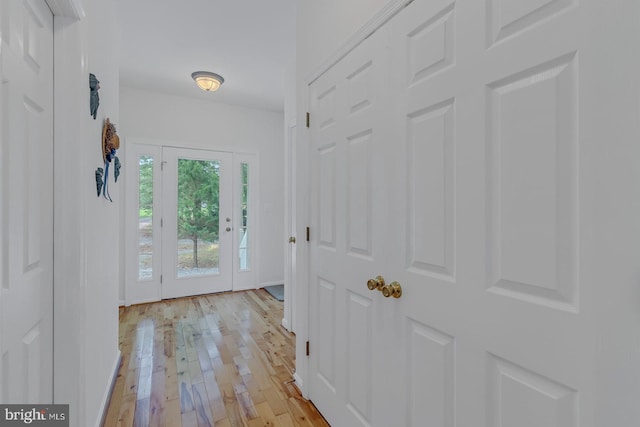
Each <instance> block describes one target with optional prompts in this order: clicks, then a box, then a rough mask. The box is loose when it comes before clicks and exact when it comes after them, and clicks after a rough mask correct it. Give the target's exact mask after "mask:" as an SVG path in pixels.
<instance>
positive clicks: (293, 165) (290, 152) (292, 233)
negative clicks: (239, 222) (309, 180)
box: [282, 121, 303, 333]
mask: <svg viewBox="0 0 640 427" xmlns="http://www.w3.org/2000/svg"><path fill="white" fill-rule="evenodd" d="M286 133H287V134H286V139H285V147H284V157H285V172H284V176H285V178H284V180H285V182H284V206H285V209H284V230H285V236H284V237H285V245H284V248H285V249H284V263H285V264H284V317H283V318H282V326H283V327H284V328H285V329H286V330H287V331H289V332H294V333H295V332H296V283H297V278H296V270H297V248H298V245H301V244H303V242H302V240H298V236H300V239H302V235H299V234H298V233H297V232H296V219H297V211H296V203H297V195H298V194H297V187H298V185H297V180H296V177H297V175H298V173H299V172H298V168H297V158H296V148H297V147H296V133H297V128H296V123H295V121H293V122H292V123H289V124H288V125H287V128H286ZM292 238H293V239H295V240H294V241H291V239H292Z"/></svg>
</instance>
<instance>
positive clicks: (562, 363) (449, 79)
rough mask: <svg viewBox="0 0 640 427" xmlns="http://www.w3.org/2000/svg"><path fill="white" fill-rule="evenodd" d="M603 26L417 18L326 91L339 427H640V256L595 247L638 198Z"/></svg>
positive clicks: (559, 19)
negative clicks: (374, 286) (611, 110)
mask: <svg viewBox="0 0 640 427" xmlns="http://www.w3.org/2000/svg"><path fill="white" fill-rule="evenodd" d="M599 7H600V6H599V4H598V2H597V1H595V0H587V1H581V2H580V3H578V2H572V1H553V2H545V1H535V0H531V1H525V0H516V1H499V0H491V1H487V2H479V1H474V0H467V1H459V2H453V1H451V0H435V1H433V0H415V1H413V2H412V3H410V4H409V5H408V6H407V7H406V8H405V9H403V10H401V11H400V12H399V13H398V14H397V15H396V16H395V17H393V18H392V19H391V20H390V21H389V22H387V23H386V24H384V25H383V26H382V27H381V28H380V29H379V30H377V31H376V32H375V33H374V34H373V35H372V36H370V37H368V38H367V39H365V40H364V41H363V42H362V43H361V44H360V45H359V46H358V47H356V48H355V49H354V50H353V51H352V52H350V53H349V54H348V55H347V56H346V57H345V58H343V59H342V60H341V61H339V62H338V63H337V64H336V65H335V66H333V67H332V68H331V69H329V70H328V71H327V72H326V73H324V74H323V75H322V76H321V77H320V78H319V79H317V80H316V81H315V82H314V83H313V84H312V85H311V86H310V103H311V130H310V132H311V133H310V135H311V152H312V153H311V159H312V165H313V170H312V185H311V189H312V196H311V197H312V203H311V206H312V214H311V224H312V227H311V230H312V233H311V237H312V242H311V280H310V297H309V300H310V326H309V333H310V353H311V354H310V361H309V368H310V377H309V378H310V383H311V384H310V388H309V393H310V398H311V399H312V400H313V402H314V403H315V404H316V405H317V406H318V408H319V409H320V411H321V412H322V413H323V414H324V415H325V417H326V418H327V419H328V421H329V422H330V423H331V424H332V425H333V426H334V427H341V426H348V427H351V426H358V425H362V426H378V427H384V426H390V425H397V426H430V427H431V426H433V427H452V426H477V425H487V426H496V427H498V426H499V427H539V426H545V427H577V426H581V427H595V426H600V425H604V424H603V423H602V422H603V421H606V424H607V425H625V426H627V425H629V426H630V425H635V424H637V418H636V419H635V420H634V418H633V417H632V415H633V412H634V411H636V412H637V410H635V409H634V408H635V407H636V406H637V405H633V404H632V403H629V402H626V400H628V397H627V396H636V397H637V396H638V392H639V390H638V389H639V388H640V386H639V384H638V382H637V379H638V375H639V374H640V368H638V367H637V366H640V363H638V360H640V359H638V355H637V342H638V338H637V336H638V335H639V334H640V326H639V325H640V323H634V322H636V321H637V318H638V315H637V313H638V312H639V310H637V308H632V307H631V306H630V305H629V304H627V303H625V298H624V296H625V295H629V296H631V295H637V291H635V292H632V290H631V288H630V286H629V284H631V282H632V281H633V283H635V282H636V281H637V273H638V269H637V268H635V269H633V271H631V269H630V265H631V264H630V263H629V262H627V263H626V264H623V263H622V262H621V260H624V259H628V257H626V256H625V255H624V254H625V253H627V251H629V250H631V249H634V248H637V244H636V243H634V242H632V240H633V239H626V238H625V239H624V240H620V242H619V248H618V249H619V251H620V252H612V251H610V250H606V249H605V247H604V246H599V245H596V244H595V243H602V244H604V245H606V244H608V239H607V238H606V237H603V236H606V233H604V234H600V233H601V232H602V230H603V229H604V228H605V227H607V226H608V227H611V228H610V230H611V232H612V233H616V236H618V237H620V236H621V234H620V230H621V229H624V227H623V226H621V225H620V224H615V223H611V221H609V219H608V218H607V217H606V216H605V215H604V214H603V213H602V212H604V210H603V209H602V208H601V207H600V205H599V204H598V201H599V200H605V199H611V200H617V201H624V200H626V199H625V198H624V197H623V196H624V195H623V193H622V192H621V191H619V189H620V188H622V187H621V186H623V185H627V184H626V182H625V183H620V184H618V183H616V181H615V180H614V179H613V178H610V176H614V175H616V173H617V168H616V165H615V164H614V163H613V162H612V161H610V159H609V154H607V156H606V157H603V163H602V164H598V163H597V162H595V161H594V158H593V156H594V155H595V154H596V153H600V154H601V153H606V150H604V149H603V148H601V147H602V144H607V141H604V140H602V139H599V138H602V136H603V135H605V134H606V133H607V132H605V130H608V132H612V131H614V130H615V132H616V136H615V139H613V142H612V143H614V144H615V147H616V154H615V155H611V156H610V157H611V158H614V157H615V159H617V160H620V159H624V158H625V156H624V155H623V154H621V153H628V154H631V153H636V154H637V151H638V150H637V149H633V148H632V145H631V144H633V143H631V142H630V143H629V144H625V143H624V141H626V140H627V139H629V140H631V141H635V143H637V137H638V132H637V129H634V130H633V132H635V133H632V132H631V131H630V130H629V129H631V128H630V127H626V128H625V127H624V126H620V127H615V126H612V124H613V123H616V120H617V119H616V118H615V116H614V115H607V114H605V113H606V111H607V109H608V107H607V106H603V105H602V104H601V103H600V102H599V101H598V96H599V95H600V96H602V93H603V92H602V91H603V86H602V84H601V83H602V82H606V83H607V85H608V86H606V87H615V90H616V91H617V93H621V94H622V93H624V91H620V90H619V89H620V88H621V86H622V84H619V83H618V82H617V81H614V73H615V72H616V71H613V70H615V67H613V68H612V67H611V64H607V63H606V61H603V60H602V58H601V56H602V55H603V54H605V53H607V52H608V49H604V48H603V47H602V45H601V44H600V42H601V40H600V37H607V36H608V35H609V34H610V33H611V32H612V31H613V32H614V33H615V30H613V29H614V28H616V25H615V23H616V16H619V14H620V13H621V11H622V8H621V7H620V6H616V9H615V10H614V13H611V14H610V15H605V14H603V13H602V11H599V10H598V8H599ZM607 11H608V9H607ZM616 13H617V14H618V15H616ZM636 21H637V19H636ZM634 22H635V21H634ZM595 23H598V24H600V25H602V28H603V29H607V30H606V31H605V30H602V31H595V30H594V24H595ZM621 25H623V24H621ZM624 25H627V27H624V28H625V29H629V28H633V27H632V26H631V25H630V24H629V22H626V21H625V24H624ZM623 32H624V31H621V33H623ZM617 37H620V35H619V34H618V35H617ZM631 40H635V41H637V34H635V35H634V37H632V38H631ZM612 57H616V56H615V55H614V56H612ZM629 62H633V61H629ZM633 64H635V65H636V66H637V65H638V61H637V60H635V62H633ZM637 68H638V67H636V68H634V70H635V71H637ZM616 84H618V86H616ZM636 89H637V87H636ZM604 93H605V95H604V96H607V97H609V94H608V93H606V92H604ZM636 95H637V93H636ZM609 99H611V98H610V97H609ZM631 105H632V106H633V107H634V108H635V110H633V111H632V112H633V113H635V114H637V113H638V108H637V105H636V104H635V103H633V104H631ZM635 118H636V120H637V116H635ZM596 119H598V120H602V122H597V121H596ZM619 123H623V122H619ZM625 131H626V132H627V133H624V132H625ZM621 141H622V142H621ZM585 153H586V154H585ZM636 161H637V159H636ZM621 176H625V175H623V174H621ZM607 188H608V189H609V190H607ZM627 188H634V189H637V184H636V185H635V186H631V185H629V186H628V187H627ZM629 197H637V193H636V194H635V195H633V196H629ZM616 215H618V216H620V217H621V218H623V219H624V220H625V221H627V223H626V224H627V229H628V231H629V232H631V231H633V230H637V228H632V227H637V225H638V220H637V219H635V220H633V218H631V217H626V216H621V215H620V214H616ZM632 221H634V222H632ZM635 237H636V238H637V237H638V236H637V233H636V235H635ZM632 245H635V246H632ZM636 256H637V253H636ZM611 266H616V267H619V268H622V269H621V270H620V271H617V269H611V268H610V267H611ZM378 275H381V276H383V277H384V279H385V280H386V284H387V285H388V284H389V283H390V282H392V281H397V282H399V284H400V285H401V287H402V295H401V296H400V298H394V297H393V296H390V297H385V296H383V294H382V292H379V291H378V290H372V291H370V290H369V289H368V287H367V281H368V280H369V279H372V278H374V277H375V276H378ZM610 275H615V277H616V279H615V280H612V281H610V282H606V283H605V282H603V281H602V278H603V277H607V276H610ZM634 275H635V276H634ZM632 277H634V278H633V279H632ZM625 280H626V282H625ZM603 286H608V287H609V288H608V290H605V289H604V288H603ZM603 296H607V297H609V298H610V301H612V302H614V301H615V304H617V306H618V308H617V309H616V308H615V307H611V312H608V311H607V310H606V307H607V303H606V301H604V300H603V299H602V297H603ZM634 304H635V305H636V306H637V298H636V299H635V300H634ZM618 310H620V311H622V312H623V313H624V315H619V314H617V311H618ZM623 310H626V311H623ZM612 316H614V317H617V318H619V319H626V322H625V323H619V324H616V329H613V328H612V329H610V332H607V333H606V334H603V331H605V330H606V328H610V327H611V326H612V324H613V323H611V318H612ZM601 325H606V327H605V326H601ZM618 328H621V329H620V330H621V331H626V332H627V334H626V335H627V336H628V338H627V339H625V340H621V339H620V340H619V341H616V340H615V339H613V338H612V335H610V334H612V333H613V334H616V335H614V336H616V337H618V336H620V337H622V336H624V335H625V334H622V333H620V332H618ZM613 331H616V332H613ZM616 339H618V338H616ZM628 340H631V343H629V344H628V345H627V342H628ZM599 342H602V343H603V345H599V344H598V343H599ZM604 343H618V344H620V346H615V345H609V346H605V345H604ZM633 343H636V344H633ZM622 345H624V348H623V347H622ZM629 349H635V350H633V351H634V353H633V357H635V358H636V363H635V365H634V364H631V363H627V361H628V360H631V359H629V357H630V356H631V355H632V354H631V353H628V351H629ZM612 361H617V362H618V363H626V365H625V366H628V367H629V369H628V370H626V371H625V372H627V373H628V374H629V376H630V379H625V378H623V377H619V378H618V376H619V375H618V374H617V371H616V369H618V368H617V367H616V366H615V365H613V364H611V362H612ZM633 366H636V367H635V368H634V367H633ZM609 371H616V377H612V378H611V379H608V376H607V375H608V374H607V372H609ZM614 378H615V379H614ZM612 381H617V383H613V385H612ZM614 385H617V387H614ZM600 386H606V387H607V390H609V391H615V393H616V394H612V393H606V394H604V395H601V396H598V393H599V392H600V391H599V388H598V387H600ZM617 407H619V408H620V409H621V410H619V411H616V410H614V409H615V408H617ZM605 413H606V414H610V418H609V419H606V420H605V419H600V420H599V421H598V414H605Z"/></svg>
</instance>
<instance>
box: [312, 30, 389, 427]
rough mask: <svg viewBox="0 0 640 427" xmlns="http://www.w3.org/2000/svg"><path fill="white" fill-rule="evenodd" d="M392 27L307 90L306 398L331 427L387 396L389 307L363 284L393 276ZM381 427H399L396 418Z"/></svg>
mask: <svg viewBox="0 0 640 427" xmlns="http://www.w3.org/2000/svg"><path fill="white" fill-rule="evenodd" d="M387 39H388V32H387V31H386V29H382V30H379V31H377V32H376V33H374V34H373V35H372V36H371V37H369V38H368V39H367V40H365V41H364V42H363V43H362V44H361V45H360V46H359V47H358V49H356V50H354V51H353V52H351V53H350V54H349V55H348V56H347V57H346V58H345V59H344V60H342V61H340V62H339V63H338V64H337V65H335V66H334V67H333V68H331V69H330V70H329V71H328V72H326V73H325V74H324V75H323V76H321V77H320V78H319V79H318V80H317V81H316V82H315V83H314V84H313V85H312V86H311V96H310V99H311V136H312V141H311V142H312V144H311V157H312V166H313V167H312V188H313V190H312V195H311V215H312V225H311V233H310V234H311V247H310V259H311V260H312V263H311V282H310V289H309V300H310V304H309V310H310V319H311V320H310V326H309V328H310V329H309V333H310V352H311V358H310V372H311V375H310V378H311V387H310V397H311V399H312V400H313V402H314V404H315V405H316V406H317V407H318V408H319V410H320V411H321V412H322V413H323V414H324V415H325V417H326V418H327V420H328V421H329V423H330V424H331V425H333V426H351V427H354V426H369V425H371V422H372V421H373V420H374V419H375V413H377V412H379V411H380V410H381V409H382V408H381V407H379V408H376V407H375V405H374V402H380V401H383V400H384V396H385V395H386V393H387V390H388V382H387V380H388V378H389V375H388V373H387V372H386V371H385V370H386V367H385V363H386V361H385V356H386V354H387V352H388V349H385V341H386V338H385V337H386V336H387V335H389V334H392V333H393V332H394V331H393V330H391V329H390V328H389V325H390V324H389V321H390V320H391V318H390V317H388V313H386V312H384V311H383V309H382V307H381V306H380V305H381V304H382V303H383V301H382V300H381V299H380V298H379V295H376V294H374V293H372V292H371V291H369V290H368V288H367V287H366V283H367V280H368V279H372V278H374V277H376V276H378V275H382V276H387V273H388V272H389V269H388V268H387V267H386V264H387V263H388V261H389V259H388V258H389V257H390V256H392V255H393V254H392V249H391V248H390V247H388V246H387V245H386V242H390V239H391V238H392V236H393V233H394V231H395V230H393V229H392V228H391V224H393V223H394V222H395V221H394V220H393V219H392V218H389V217H388V216H387V214H388V213H390V212H391V210H389V209H388V208H387V207H388V205H389V200H388V199H389V191H387V187H388V185H389V182H388V179H389V178H390V177H392V176H394V175H393V174H394V173H395V172H396V171H392V170H390V169H389V164H388V161H389V155H390V154H391V152H392V150H393V144H390V143H389V142H390V139H389V137H390V133H389V129H390V125H389V123H388V122H387V121H385V120H380V118H383V117H384V116H385V112H386V109H387V108H388V93H387V92H385V91H380V90H377V89H376V88H378V87H384V86H386V85H387V84H388V81H387V78H388V56H387V55H388V48H387V44H388V40H387ZM381 425H401V424H394V423H393V422H391V423H387V424H381Z"/></svg>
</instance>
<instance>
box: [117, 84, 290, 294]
mask: <svg viewBox="0 0 640 427" xmlns="http://www.w3.org/2000/svg"><path fill="white" fill-rule="evenodd" d="M221 90H224V87H223V88H222V89H221ZM211 95H212V97H213V98H215V93H212V94H211ZM283 122H284V116H283V114H282V113H279V112H273V111H266V110H259V109H252V108H245V107H240V106H234V105H228V104H221V103H216V102H212V101H205V100H200V99H195V98H187V97H180V96H174V95H167V94H163V93H158V92H150V91H146V90H141V89H136V88H130V87H121V88H120V122H119V124H118V132H119V134H120V135H121V136H124V144H126V143H127V140H144V141H145V142H147V143H156V144H158V145H163V144H170V145H179V146H182V147H190V148H199V149H209V150H221V151H234V152H243V153H257V154H258V158H259V169H260V177H259V181H260V183H259V185H260V206H259V212H258V214H259V224H258V227H259V230H258V232H259V236H260V237H259V238H260V241H259V246H258V252H257V258H258V263H259V264H258V280H257V283H256V284H255V287H260V286H262V285H265V284H273V283H282V281H283V274H284V254H283V251H282V246H283V239H284V226H283V219H282V218H283V215H284V190H283V181H284V172H283V170H284V144H283V140H284V133H283V127H284V126H283ZM124 179H125V181H124V184H125V185H126V177H124ZM121 236H124V227H122V230H121ZM121 269H122V270H124V265H121ZM124 286H125V279H124V276H123V275H121V281H120V299H121V301H122V300H124Z"/></svg>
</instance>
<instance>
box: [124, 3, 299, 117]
mask: <svg viewBox="0 0 640 427" xmlns="http://www.w3.org/2000/svg"><path fill="white" fill-rule="evenodd" d="M117 3H118V21H119V26H120V32H119V37H120V84H121V85H122V86H130V87H137V88H142V89H150V90H154V91H161V92H165V93H170V94H174V95H181V96H188V97H197V98H201V99H208V100H212V101H215V102H224V103H229V104H237V105H244V106H249V107H255V108H262V109H268V110H274V111H282V110H283V105H284V76H283V73H284V67H285V66H286V65H287V64H288V63H289V61H291V60H292V58H293V52H294V50H295V0H175V1H169V0H164V1H163V0H117ZM199 70H203V71H211V72H214V73H217V74H220V75H222V76H223V77H224V79H225V81H224V84H223V85H222V87H221V88H220V89H219V90H218V91H217V92H213V93H209V92H204V91H202V90H200V89H199V88H198V87H197V86H196V84H195V82H194V81H193V80H192V79H191V73H192V72H193V71H199Z"/></svg>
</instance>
